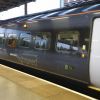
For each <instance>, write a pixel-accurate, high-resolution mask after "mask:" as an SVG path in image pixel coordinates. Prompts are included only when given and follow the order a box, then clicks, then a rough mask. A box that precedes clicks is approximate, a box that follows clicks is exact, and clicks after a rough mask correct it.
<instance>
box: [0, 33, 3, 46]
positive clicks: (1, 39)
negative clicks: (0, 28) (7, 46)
mask: <svg viewBox="0 0 100 100" xmlns="http://www.w3.org/2000/svg"><path fill="white" fill-rule="evenodd" d="M3 41H4V34H3V33H0V47H2V46H3Z"/></svg>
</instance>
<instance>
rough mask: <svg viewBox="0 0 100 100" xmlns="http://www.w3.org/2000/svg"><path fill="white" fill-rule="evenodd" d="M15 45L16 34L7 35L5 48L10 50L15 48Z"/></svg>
mask: <svg viewBox="0 0 100 100" xmlns="http://www.w3.org/2000/svg"><path fill="white" fill-rule="evenodd" d="M16 45H17V34H15V33H9V34H8V37H7V46H8V47H10V48H16Z"/></svg>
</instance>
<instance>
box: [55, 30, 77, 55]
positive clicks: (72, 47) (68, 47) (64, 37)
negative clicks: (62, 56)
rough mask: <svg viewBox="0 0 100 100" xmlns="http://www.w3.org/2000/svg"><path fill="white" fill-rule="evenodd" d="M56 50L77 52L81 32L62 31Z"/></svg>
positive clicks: (58, 37)
mask: <svg viewBox="0 0 100 100" xmlns="http://www.w3.org/2000/svg"><path fill="white" fill-rule="evenodd" d="M56 50H57V51H58V52H62V53H68V54H69V53H73V54H75V53H77V51H78V50H79V32H78V31H67V32H60V33H59V34H58V36H57V43H56Z"/></svg>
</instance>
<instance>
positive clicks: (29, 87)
mask: <svg viewBox="0 0 100 100" xmlns="http://www.w3.org/2000/svg"><path fill="white" fill-rule="evenodd" d="M93 99H94V98H91V97H89V96H86V95H84V94H80V93H78V92H75V91H72V90H70V89H67V88H64V87H62V86H59V85H56V84H54V83H51V82H48V81H46V80H43V79H40V78H38V77H35V76H31V75H29V74H26V73H23V72H20V71H17V70H15V69H12V68H9V67H7V66H4V65H1V64H0V100H93Z"/></svg>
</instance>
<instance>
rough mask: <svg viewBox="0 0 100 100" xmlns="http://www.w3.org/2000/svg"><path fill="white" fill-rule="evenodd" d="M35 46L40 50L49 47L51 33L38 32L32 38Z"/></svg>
mask: <svg viewBox="0 0 100 100" xmlns="http://www.w3.org/2000/svg"><path fill="white" fill-rule="evenodd" d="M33 40H34V44H35V48H36V49H40V50H48V49H49V48H50V40H51V35H50V33H49V32H40V33H38V34H37V35H35V37H34V38H33Z"/></svg>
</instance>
